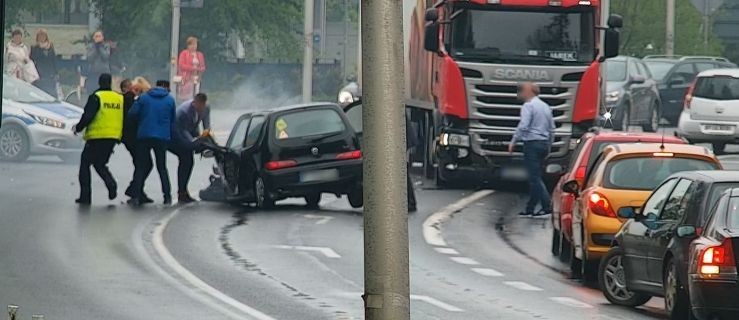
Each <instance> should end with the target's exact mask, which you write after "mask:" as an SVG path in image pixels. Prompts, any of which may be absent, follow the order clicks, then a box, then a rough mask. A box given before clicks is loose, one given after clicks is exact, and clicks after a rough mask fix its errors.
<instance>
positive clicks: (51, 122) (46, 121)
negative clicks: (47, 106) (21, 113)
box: [26, 112, 66, 129]
mask: <svg viewBox="0 0 739 320" xmlns="http://www.w3.org/2000/svg"><path fill="white" fill-rule="evenodd" d="M26 114H27V115H28V116H29V117H31V118H32V119H33V120H35V121H36V122H38V123H40V124H42V125H45V126H49V127H54V128H59V129H64V127H65V126H66V125H65V124H64V122H62V121H61V120H56V119H52V118H47V117H44V116H39V115H36V114H33V113H28V112H26Z"/></svg>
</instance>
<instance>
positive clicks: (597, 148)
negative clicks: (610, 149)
mask: <svg viewBox="0 0 739 320" xmlns="http://www.w3.org/2000/svg"><path fill="white" fill-rule="evenodd" d="M614 143H615V142H596V143H594V144H593V148H592V149H591V150H590V158H588V169H590V167H592V166H593V164H594V163H595V158H597V157H598V155H599V154H600V153H601V152H603V150H604V149H605V148H606V147H607V146H610V145H612V144H614Z"/></svg>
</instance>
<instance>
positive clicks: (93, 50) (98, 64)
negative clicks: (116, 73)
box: [85, 30, 111, 92]
mask: <svg viewBox="0 0 739 320" xmlns="http://www.w3.org/2000/svg"><path fill="white" fill-rule="evenodd" d="M110 54H111V49H110V45H109V44H107V43H105V35H103V32H102V31H100V30H98V31H95V33H93V34H92V43H91V44H89V45H88V46H87V63H88V70H87V80H88V81H86V82H85V88H86V89H87V92H90V91H92V88H94V86H93V83H91V81H89V80H91V79H95V78H97V77H98V76H99V75H100V74H103V73H107V74H110V73H111V69H110Z"/></svg>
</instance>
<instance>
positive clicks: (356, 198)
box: [347, 188, 364, 209]
mask: <svg viewBox="0 0 739 320" xmlns="http://www.w3.org/2000/svg"><path fill="white" fill-rule="evenodd" d="M347 198H349V205H350V206H352V208H355V209H357V208H361V207H362V206H364V195H363V192H362V188H354V190H353V191H352V192H350V193H349V194H348V195H347Z"/></svg>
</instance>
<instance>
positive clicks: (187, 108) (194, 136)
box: [169, 93, 210, 203]
mask: <svg viewBox="0 0 739 320" xmlns="http://www.w3.org/2000/svg"><path fill="white" fill-rule="evenodd" d="M176 122H177V123H176V125H175V129H174V132H173V134H172V143H171V144H170V145H169V151H170V152H172V153H174V154H175V155H176V156H177V158H178V159H179V162H180V163H179V166H178V167H177V188H178V190H177V197H178V201H179V202H180V203H190V202H194V201H196V200H195V199H193V197H191V196H190V192H189V191H188V189H187V184H188V183H189V182H190V176H191V175H192V168H193V165H194V153H196V152H199V151H201V150H199V149H200V144H199V143H198V138H201V137H206V136H208V135H209V134H210V107H209V106H208V96H206V95H205V94H204V93H198V94H196V95H195V98H194V99H192V100H189V101H185V102H184V103H183V104H182V105H180V106H179V107H178V108H177V121H176ZM201 124H202V126H203V132H202V133H201V132H200V125H201Z"/></svg>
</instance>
